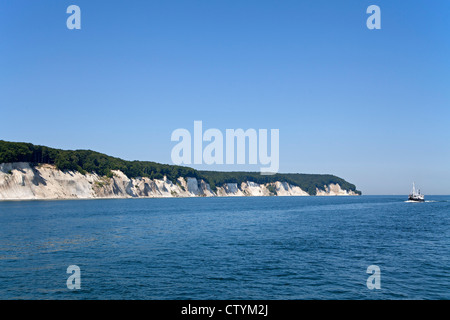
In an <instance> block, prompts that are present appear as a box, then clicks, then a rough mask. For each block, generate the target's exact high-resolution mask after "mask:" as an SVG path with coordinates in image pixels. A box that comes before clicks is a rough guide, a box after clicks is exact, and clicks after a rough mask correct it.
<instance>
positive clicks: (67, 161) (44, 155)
mask: <svg viewBox="0 0 450 320" xmlns="http://www.w3.org/2000/svg"><path fill="white" fill-rule="evenodd" d="M11 162H30V163H32V164H33V165H37V164H39V163H47V164H52V165H55V166H56V167H57V168H58V169H60V170H63V171H64V170H69V171H79V172H81V173H82V174H86V173H88V172H89V173H96V174H98V175H100V176H108V177H111V176H112V172H111V170H120V171H122V172H123V173H124V174H126V175H127V176H128V177H129V178H136V177H148V178H150V179H163V177H164V176H166V177H167V178H168V179H170V180H171V181H174V182H176V180H177V178H179V177H183V178H187V177H192V178H197V179H203V180H205V181H206V182H208V183H209V184H210V186H211V189H212V190H214V191H215V190H216V188H217V187H218V186H221V185H223V184H224V183H238V184H240V183H242V182H247V181H252V182H256V183H259V184H263V183H270V182H275V181H281V182H288V183H289V184H291V185H295V186H299V187H300V188H301V189H302V190H304V191H306V192H308V193H309V194H310V195H315V194H316V188H319V189H323V187H324V186H325V185H328V184H330V183H338V184H339V185H340V186H341V188H342V189H344V190H352V191H355V192H357V193H359V194H360V192H359V191H357V190H356V187H355V185H353V184H351V183H349V182H347V181H345V180H344V179H341V178H339V177H336V176H334V175H329V174H299V173H285V174H283V173H277V174H275V175H261V174H260V173H259V172H220V171H199V170H195V169H193V168H189V167H183V166H176V165H168V164H160V163H156V162H151V161H126V160H122V159H119V158H115V157H111V156H108V155H106V154H102V153H99V152H95V151H91V150H61V149H54V148H49V147H45V146H39V145H34V144H31V143H23V142H8V141H3V140H0V163H11Z"/></svg>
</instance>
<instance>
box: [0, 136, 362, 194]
mask: <svg viewBox="0 0 450 320" xmlns="http://www.w3.org/2000/svg"><path fill="white" fill-rule="evenodd" d="M359 194H361V193H360V192H359V191H358V190H356V187H355V185H353V184H351V183H349V182H347V181H345V180H344V179H342V178H339V177H336V176H334V175H327V174H325V175H324V174H297V173H294V174H274V175H261V174H260V173H259V172H219V171H198V170H195V169H193V168H189V167H182V166H174V165H167V164H159V163H156V162H150V161H126V160H122V159H119V158H115V157H111V156H108V155H105V154H102V153H98V152H95V151H91V150H60V149H54V148H49V147H45V146H39V145H33V144H31V143H22V142H8V141H2V140H0V200H9V199H71V198H86V199H88V198H124V197H192V196H272V195H273V196H307V195H319V196H321V195H359Z"/></svg>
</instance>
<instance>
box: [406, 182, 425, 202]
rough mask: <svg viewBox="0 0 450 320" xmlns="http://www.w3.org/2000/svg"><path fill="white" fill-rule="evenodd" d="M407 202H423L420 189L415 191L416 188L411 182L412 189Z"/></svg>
mask: <svg viewBox="0 0 450 320" xmlns="http://www.w3.org/2000/svg"><path fill="white" fill-rule="evenodd" d="M408 200H409V201H416V202H424V201H425V196H424V195H423V194H421V193H420V189H419V190H417V191H416V186H415V184H414V182H413V188H412V191H411V193H410V194H409V196H408Z"/></svg>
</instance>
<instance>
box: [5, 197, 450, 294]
mask: <svg viewBox="0 0 450 320" xmlns="http://www.w3.org/2000/svg"><path fill="white" fill-rule="evenodd" d="M404 200H405V197H400V196H361V197H264V198H259V197H245V198H184V199H177V198H171V199H120V200H79V201H78V200H66V201H20V202H0V299H270V300H271V299H283V300H284V299H449V298H450V196H434V197H433V196H428V197H427V200H429V202H426V203H407V202H405V201H404ZM70 265H77V266H79V267H80V270H81V289H80V290H69V289H68V288H67V286H66V280H67V278H68V277H69V276H70V275H69V274H67V273H66V271H67V267H68V266H70ZM369 265H377V266H379V267H380V270H381V274H380V280H381V289H379V290H377V289H374V290H369V289H368V288H367V285H366V281H367V278H368V277H369V276H370V274H368V273H366V271H367V267H368V266H369Z"/></svg>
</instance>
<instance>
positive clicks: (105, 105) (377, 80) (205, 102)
mask: <svg viewBox="0 0 450 320" xmlns="http://www.w3.org/2000/svg"><path fill="white" fill-rule="evenodd" d="M71 4H76V5H78V6H80V8H81V15H82V22H81V26H82V29H81V30H68V29H67V28H66V19H67V17H68V14H67V13H66V8H67V7H68V6H69V5H71ZM371 4H376V5H378V6H380V8H381V11H382V14H381V19H382V29H381V30H374V31H371V30H368V29H367V27H366V19H367V17H368V15H367V14H366V8H367V7H368V6H369V5H371ZM449 16H450V1H448V0H441V1H437V0H436V1H425V0H424V1H392V0H389V1H385V0H371V1H365V0H342V1H335V0H329V1H323V0H322V1H321V0H319V1H317V0H314V1H312V0H310V1H299V0H292V1H286V0H285V1H274V0H273V1H264V0H214V1H207V0H202V1H197V0H189V1H186V0H184V1H86V0H72V1H63V0H52V1H50V0H44V1H21V0H14V1H12V0H0V114H1V126H0V139H4V140H8V141H25V142H32V143H35V144H41V145H47V146H51V147H56V148H63V149H92V150H96V151H100V152H104V153H106V154H109V155H113V156H117V157H121V158H124V159H128V160H152V161H157V162H161V163H170V162H171V159H170V153H171V149H172V147H173V146H174V144H175V143H173V142H171V141H170V135H171V133H172V131H173V130H175V129H177V128H187V129H190V130H191V131H192V127H193V121H194V120H202V121H203V125H204V127H205V128H218V129H221V130H225V129H227V128H231V129H234V128H243V129H247V128H255V129H259V128H265V129H271V128H275V129H279V130H280V172H300V173H331V174H335V175H338V176H340V177H343V178H344V179H346V180H348V181H350V182H352V183H355V184H356V185H357V187H358V189H360V190H362V191H363V193H365V194H406V193H407V192H409V190H410V187H411V183H412V182H413V181H415V182H416V184H418V185H419V186H420V187H421V189H422V191H423V192H425V193H426V194H450V145H449V144H450V111H449V110H450V19H449ZM193 167H195V168H200V169H218V170H230V169H234V170H253V171H258V170H259V167H260V166H259V165H258V166H243V167H232V168H229V167H221V166H216V167H209V166H193Z"/></svg>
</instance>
